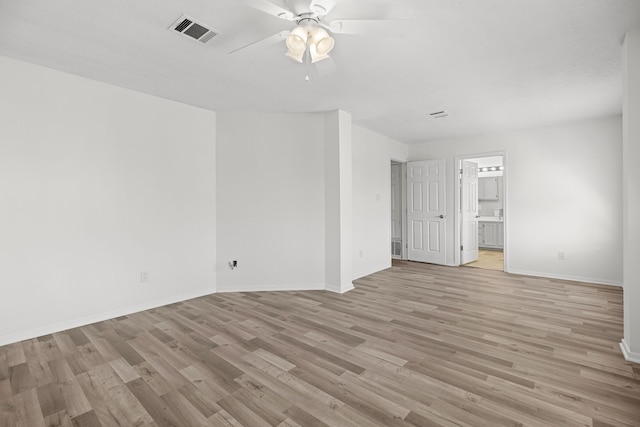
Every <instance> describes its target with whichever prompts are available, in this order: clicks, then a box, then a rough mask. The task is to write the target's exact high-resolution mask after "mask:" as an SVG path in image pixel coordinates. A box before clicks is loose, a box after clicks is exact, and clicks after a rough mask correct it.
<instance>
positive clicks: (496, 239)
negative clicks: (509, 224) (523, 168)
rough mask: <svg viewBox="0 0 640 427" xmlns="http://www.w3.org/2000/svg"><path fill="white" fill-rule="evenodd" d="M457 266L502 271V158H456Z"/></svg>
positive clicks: (500, 154) (503, 162) (504, 228)
mask: <svg viewBox="0 0 640 427" xmlns="http://www.w3.org/2000/svg"><path fill="white" fill-rule="evenodd" d="M455 161H456V166H457V169H458V170H459V174H458V185H457V186H456V193H457V194H456V199H455V200H456V205H457V206H456V210H455V213H456V220H455V225H456V228H457V232H456V240H457V241H458V242H457V246H456V247H459V248H460V252H459V253H458V254H456V255H457V256H456V258H457V264H458V265H464V266H467V267H475V268H483V269H490V270H500V271H506V262H505V258H506V257H505V254H506V241H507V240H506V238H505V237H506V227H505V226H506V213H507V209H506V194H507V193H506V172H507V168H506V155H505V153H491V154H482V155H468V156H459V157H456V159H455Z"/></svg>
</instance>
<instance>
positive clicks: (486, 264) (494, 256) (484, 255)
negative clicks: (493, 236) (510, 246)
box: [465, 249, 504, 271]
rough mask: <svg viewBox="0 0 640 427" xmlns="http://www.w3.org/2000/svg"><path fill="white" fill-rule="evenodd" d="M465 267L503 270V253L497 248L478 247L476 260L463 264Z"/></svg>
mask: <svg viewBox="0 0 640 427" xmlns="http://www.w3.org/2000/svg"><path fill="white" fill-rule="evenodd" d="M465 267H476V268H484V269H488V270H500V271H504V253H503V252H502V251H497V250H490V249H479V250H478V260H477V261H474V262H470V263H468V264H465Z"/></svg>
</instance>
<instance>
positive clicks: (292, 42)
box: [287, 26, 308, 54]
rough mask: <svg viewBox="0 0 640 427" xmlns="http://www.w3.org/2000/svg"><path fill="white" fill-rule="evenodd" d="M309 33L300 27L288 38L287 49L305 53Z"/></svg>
mask: <svg viewBox="0 0 640 427" xmlns="http://www.w3.org/2000/svg"><path fill="white" fill-rule="evenodd" d="M307 38H308V32H307V30H306V29H304V28H302V27H300V26H298V27H296V28H294V29H293V30H292V31H291V34H289V35H288V36H287V48H288V49H289V51H290V52H294V53H296V54H297V53H304V51H305V49H306V48H307Z"/></svg>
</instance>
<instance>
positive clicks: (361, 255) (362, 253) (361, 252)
mask: <svg viewBox="0 0 640 427" xmlns="http://www.w3.org/2000/svg"><path fill="white" fill-rule="evenodd" d="M363 255H364V252H363V251H362V249H360V258H362V257H363Z"/></svg>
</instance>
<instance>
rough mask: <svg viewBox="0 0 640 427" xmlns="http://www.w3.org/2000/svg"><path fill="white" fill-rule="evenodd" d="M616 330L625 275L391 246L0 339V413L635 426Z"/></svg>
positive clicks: (637, 411)
mask: <svg viewBox="0 0 640 427" xmlns="http://www.w3.org/2000/svg"><path fill="white" fill-rule="evenodd" d="M8 303H10V302H8ZM621 335H622V292H621V290H620V289H619V288H615V287H607V286H596V285H588V284H581V283H574V282H568V281H560V280H547V279H540V278H531V277H523V276H513V275H508V274H506V273H503V272H498V271H491V270H480V269H469V268H464V267H461V268H452V267H441V266H433V265H428V264H418V263H410V262H403V261H394V267H393V268H391V269H388V270H385V271H383V272H380V273H376V274H374V275H371V276H368V277H366V278H363V279H361V280H358V281H356V289H355V290H353V291H351V292H349V293H347V294H345V295H338V294H333V293H329V292H321V291H317V292H315V291H314V292H260V293H229V294H215V295H210V296H206V297H203V298H198V299H193V300H189V301H185V302H182V303H177V304H172V305H169V306H165V307H161V308H157V309H154V310H149V311H145V312H141V313H137V314H133V315H130V316H123V317H120V318H117V319H112V320H108V321H105V322H100V323H96V324H92V325H89V326H85V327H82V328H77V329H73V330H68V331H64V332H60V333H56V334H53V335H47V336H43V337H40V338H38V339H33V340H28V341H24V342H21V343H16V344H12V345H8V346H4V347H0V426H2V427H8V426H28V427H37V426H43V425H44V426H145V425H149V426H204V425H215V426H223V425H232V426H239V425H243V426H298V425H299V426H305V427H306V426H323V425H330V426H460V425H462V426H501V425H512V426H513V425H531V426H545V427H548V426H598V427H603V426H610V425H611V426H638V425H640V379H639V377H640V367H639V366H637V365H632V364H630V363H627V362H625V361H624V360H623V358H622V356H621V354H620V350H619V349H618V342H619V341H620V338H621Z"/></svg>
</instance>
